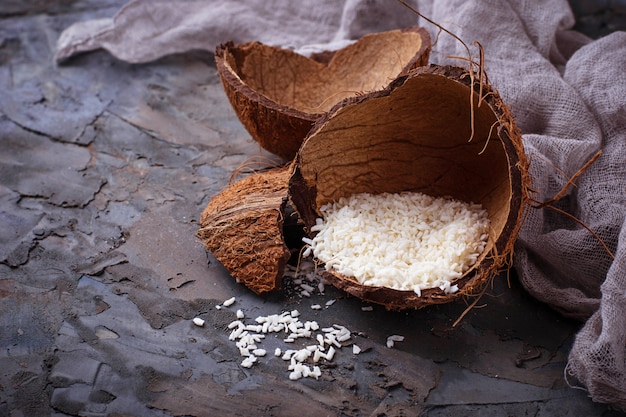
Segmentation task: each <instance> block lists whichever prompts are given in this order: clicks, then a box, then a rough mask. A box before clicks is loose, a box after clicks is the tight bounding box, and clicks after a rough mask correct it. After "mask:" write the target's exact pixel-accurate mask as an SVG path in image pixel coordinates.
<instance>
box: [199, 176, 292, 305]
mask: <svg viewBox="0 0 626 417" xmlns="http://www.w3.org/2000/svg"><path fill="white" fill-rule="evenodd" d="M288 175H289V168H288V167H282V168H277V169H273V170H270V171H266V172H262V173H255V174H252V175H250V176H249V177H246V178H244V179H242V180H240V181H238V182H236V183H234V184H232V185H230V186H228V187H227V188H226V189H224V190H223V191H222V192H221V193H219V194H218V195H217V196H215V197H214V198H213V199H212V200H211V202H210V203H209V204H208V205H207V206H206V208H205V209H204V211H203V213H202V216H201V218H200V229H199V230H198V232H197V236H198V237H199V238H200V239H201V240H202V242H203V243H204V245H205V246H206V248H207V249H208V250H210V251H211V252H212V253H213V255H214V256H215V258H216V259H217V260H218V261H219V262H220V263H222V265H224V267H225V268H226V269H227V270H228V271H229V272H230V274H231V275H232V276H233V277H234V278H236V279H238V280H239V281H240V282H242V283H243V284H244V285H245V286H247V287H248V288H250V289H251V290H252V291H254V292H255V293H257V294H262V293H267V292H269V291H272V290H274V289H276V288H279V287H280V283H281V279H282V274H283V271H284V269H285V264H286V262H287V261H288V260H289V257H290V252H289V249H288V248H287V246H286V245H285V237H284V235H283V222H284V213H285V205H286V204H287V185H288Z"/></svg>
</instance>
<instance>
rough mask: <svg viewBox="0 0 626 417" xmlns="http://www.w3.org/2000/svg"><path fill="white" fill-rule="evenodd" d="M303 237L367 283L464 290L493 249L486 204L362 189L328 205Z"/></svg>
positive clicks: (330, 262) (332, 264) (325, 258)
mask: <svg viewBox="0 0 626 417" xmlns="http://www.w3.org/2000/svg"><path fill="white" fill-rule="evenodd" d="M320 212H321V214H322V216H323V219H317V221H316V224H315V226H313V227H311V231H313V232H317V235H316V236H315V237H314V238H313V239H309V238H304V239H303V241H304V242H305V243H306V244H307V245H308V246H309V248H311V249H312V253H313V255H314V256H315V257H316V258H317V259H318V260H320V261H322V262H324V263H325V268H326V269H327V270H331V269H332V270H335V271H337V272H339V273H341V274H343V275H347V276H353V277H355V278H356V279H357V280H358V281H359V282H360V283H361V284H364V285H371V286H383V287H389V288H394V289H397V290H403V291H407V290H411V291H414V292H415V293H416V294H418V295H421V291H422V290H425V289H428V288H441V289H442V290H443V291H444V292H446V293H453V292H456V291H458V287H456V286H455V285H454V284H452V283H453V281H454V280H455V279H458V278H460V277H461V276H463V274H464V273H465V272H466V271H467V270H468V269H469V268H470V267H471V266H472V265H473V264H474V263H475V262H476V260H477V259H478V257H479V256H480V254H481V253H482V252H483V251H484V250H485V247H486V245H487V240H488V235H489V218H488V216H487V212H486V210H484V209H483V208H482V207H481V206H480V205H478V204H473V203H465V202H462V201H459V200H453V199H447V198H437V197H432V196H428V195H426V194H422V193H412V192H405V193H398V194H392V193H383V194H377V195H372V194H368V193H363V194H354V195H352V196H350V197H347V198H345V197H344V198H341V199H339V200H338V201H336V202H332V203H329V204H326V205H324V206H322V207H321V208H320Z"/></svg>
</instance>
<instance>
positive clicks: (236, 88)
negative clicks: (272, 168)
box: [215, 27, 431, 160]
mask: <svg viewBox="0 0 626 417" xmlns="http://www.w3.org/2000/svg"><path fill="white" fill-rule="evenodd" d="M430 47H431V45H430V37H429V35H428V32H427V31H426V30H425V29H423V28H418V27H409V28H406V29H402V30H392V31H387V32H381V33H374V34H368V35H365V36H363V37H362V38H361V39H359V40H358V41H357V42H355V43H353V44H351V45H349V46H347V47H345V48H343V49H340V50H338V51H336V52H327V53H322V54H318V55H316V56H313V57H311V58H308V57H305V56H303V55H300V54H297V53H295V52H293V51H291V50H288V49H281V48H278V47H274V46H268V45H264V44H262V43H259V42H249V43H244V44H239V45H235V44H233V43H232V42H228V43H226V44H223V45H220V46H219V47H217V49H216V51H215V62H216V65H217V70H218V73H219V75H220V79H221V81H222V84H223V86H224V89H225V91H226V95H227V96H228V99H229V100H230V103H231V105H232V106H233V108H234V110H235V112H236V113H237V116H238V117H239V120H240V121H241V122H242V124H243V125H244V127H245V128H246V129H247V130H248V132H249V133H250V135H251V136H252V137H253V138H254V139H255V140H256V141H257V142H258V143H259V144H260V145H261V146H262V147H263V148H264V149H266V150H268V151H270V152H272V153H274V154H276V155H279V156H281V157H283V158H285V159H287V160H291V159H293V157H294V156H295V154H296V152H297V151H298V148H299V147H300V144H301V143H302V140H303V139H304V137H305V136H306V135H307V133H308V132H309V130H310V129H311V127H312V126H313V124H314V123H315V121H316V120H318V119H319V118H320V117H321V116H323V115H324V114H326V113H327V112H328V111H329V110H330V109H331V108H332V107H333V105H335V104H336V103H338V102H339V101H341V100H342V99H344V98H347V97H354V96H356V95H360V94H363V93H367V92H371V91H376V90H380V89H383V88H384V87H386V86H387V85H388V84H389V83H390V82H391V81H392V80H394V79H395V78H396V77H398V76H399V75H402V74H406V73H408V71H410V70H411V69H413V68H416V67H418V66H423V65H426V64H427V63H428V56H429V52H430Z"/></svg>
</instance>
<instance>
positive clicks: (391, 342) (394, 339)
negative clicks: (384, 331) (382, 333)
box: [387, 334, 404, 349]
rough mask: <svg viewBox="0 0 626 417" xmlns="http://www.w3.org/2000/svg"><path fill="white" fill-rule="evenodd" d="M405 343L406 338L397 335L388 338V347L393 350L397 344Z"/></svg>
mask: <svg viewBox="0 0 626 417" xmlns="http://www.w3.org/2000/svg"><path fill="white" fill-rule="evenodd" d="M403 341H404V336H400V335H397V334H394V335H391V336H389V337H388V338H387V347H388V348H390V349H391V348H392V347H394V345H395V342H403Z"/></svg>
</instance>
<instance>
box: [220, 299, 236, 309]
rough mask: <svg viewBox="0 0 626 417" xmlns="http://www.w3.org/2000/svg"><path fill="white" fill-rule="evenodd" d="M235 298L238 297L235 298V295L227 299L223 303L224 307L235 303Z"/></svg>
mask: <svg viewBox="0 0 626 417" xmlns="http://www.w3.org/2000/svg"><path fill="white" fill-rule="evenodd" d="M235 300H236V298H235V297H230V298H229V299H228V300H225V301H224V302H223V303H222V305H223V306H224V307H230V306H232V305H233V304H235Z"/></svg>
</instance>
